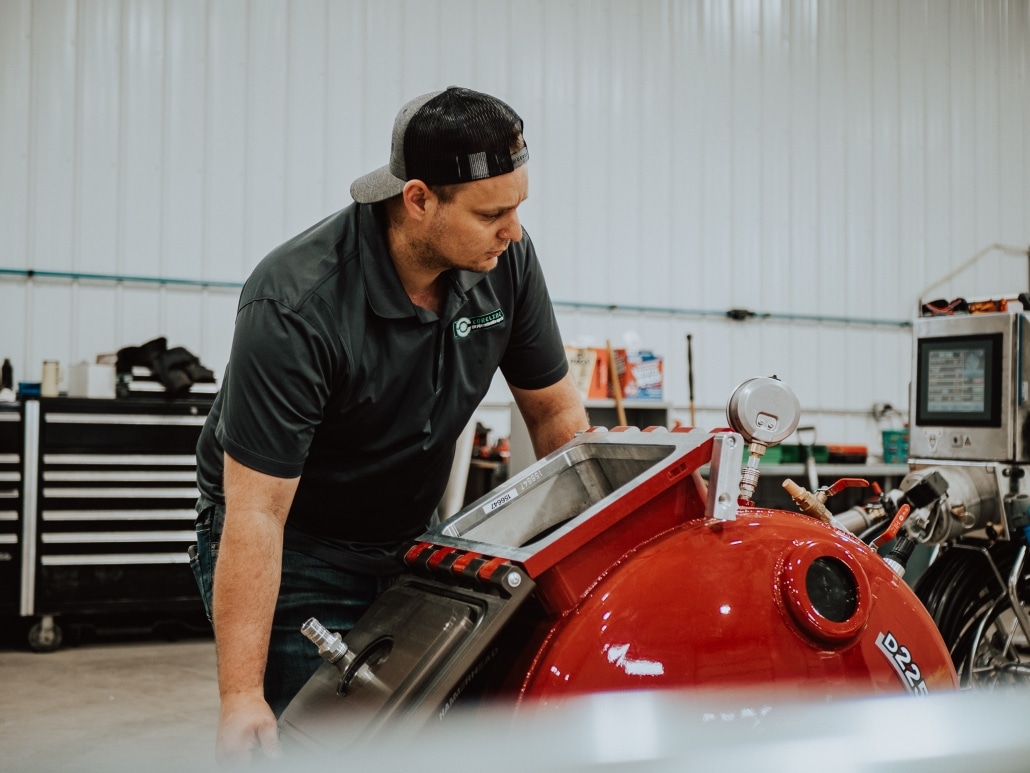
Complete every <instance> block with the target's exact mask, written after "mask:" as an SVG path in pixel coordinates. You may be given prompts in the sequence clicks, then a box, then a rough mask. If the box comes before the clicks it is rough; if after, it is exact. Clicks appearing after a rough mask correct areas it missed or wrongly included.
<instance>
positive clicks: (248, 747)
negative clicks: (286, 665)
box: [215, 694, 283, 766]
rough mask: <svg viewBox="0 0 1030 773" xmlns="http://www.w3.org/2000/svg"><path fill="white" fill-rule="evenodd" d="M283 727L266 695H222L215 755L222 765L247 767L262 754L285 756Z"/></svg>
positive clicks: (276, 757)
mask: <svg viewBox="0 0 1030 773" xmlns="http://www.w3.org/2000/svg"><path fill="white" fill-rule="evenodd" d="M282 755H283V751H282V746H281V745H280V743H279V728H278V725H277V724H276V721H275V715H274V714H273V713H272V709H271V708H269V706H268V704H267V703H265V699H264V697H263V696H262V695H251V694H237V695H226V696H223V697H222V710H221V713H220V714H219V716H218V737H217V740H216V742H215V757H216V759H217V760H218V763H219V764H220V765H226V766H245V765H249V764H251V763H252V762H254V761H255V760H260V759H261V758H262V757H265V758H268V759H278V758H280V757H282Z"/></svg>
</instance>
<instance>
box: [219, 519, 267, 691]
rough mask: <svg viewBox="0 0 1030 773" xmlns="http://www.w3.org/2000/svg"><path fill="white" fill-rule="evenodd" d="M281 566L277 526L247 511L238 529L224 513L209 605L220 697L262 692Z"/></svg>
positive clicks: (233, 521)
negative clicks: (224, 518)
mask: <svg viewBox="0 0 1030 773" xmlns="http://www.w3.org/2000/svg"><path fill="white" fill-rule="evenodd" d="M262 521H264V522H262ZM281 570H282V528H281V526H279V525H278V524H276V523H274V522H269V521H268V519H262V518H261V517H253V518H249V519H248V521H247V528H246V529H243V528H240V527H239V525H238V523H236V522H235V519H234V518H233V517H232V516H228V517H227V519H226V527H225V530H224V532H223V534H222V540H221V544H220V548H219V556H218V566H217V570H216V572H215V586H214V600H213V610H212V611H213V618H214V627H215V641H216V644H217V649H218V687H219V693H220V694H221V695H222V697H223V698H224V697H225V696H227V695H233V694H244V693H251V694H255V695H259V696H263V695H264V673H265V665H266V660H267V656H268V642H269V637H270V632H271V629H272V618H273V616H274V614H275V603H276V599H277V597H278V594H279V581H280V575H281Z"/></svg>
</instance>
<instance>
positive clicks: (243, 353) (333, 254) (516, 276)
mask: <svg viewBox="0 0 1030 773" xmlns="http://www.w3.org/2000/svg"><path fill="white" fill-rule="evenodd" d="M384 222H385V213H383V212H382V208H381V206H376V205H372V206H369V205H360V204H352V205H351V206H349V207H347V208H346V209H344V210H342V211H340V212H338V213H336V214H334V215H332V216H330V217H328V218H326V219H325V220H323V221H322V222H321V223H319V224H317V225H315V226H314V227H312V228H310V229H309V230H307V231H305V232H304V233H302V234H300V235H298V236H297V237H295V238H293V239H291V240H290V241H288V242H286V243H285V244H283V245H281V246H280V247H278V248H277V249H276V250H274V251H273V252H272V253H271V254H270V255H268V257H266V258H265V259H264V260H263V261H262V262H261V263H260V264H259V265H258V266H257V268H256V269H255V270H254V272H253V274H252V275H251V276H250V278H249V279H248V280H247V283H246V285H245V286H244V288H243V291H242V293H241V297H240V304H239V310H238V312H237V317H236V329H235V333H234V336H233V343H232V351H231V354H230V360H229V364H228V367H227V368H226V372H225V375H224V377H223V380H222V386H221V389H220V390H219V393H218V396H217V397H216V399H215V403H214V406H213V409H212V411H211V413H210V415H209V416H208V420H207V423H206V425H205V427H204V430H203V432H202V434H201V437H200V441H199V443H198V447H197V462H198V482H199V486H200V490H201V494H202V496H203V497H204V498H206V499H210V500H212V501H214V502H224V493H223V490H222V482H221V481H222V452H223V450H224V451H226V452H228V453H229V455H230V456H232V457H233V458H234V459H236V460H237V461H239V462H241V463H242V464H244V465H246V466H248V467H250V468H252V469H255V470H258V471H259V472H263V473H267V474H269V475H274V476H278V477H285V478H289V477H296V476H298V475H299V476H300V484H299V487H298V490H297V494H296V497H295V499H294V503H293V508H292V510H291V511H290V516H289V519H288V522H287V544H288V545H290V546H292V547H296V548H298V549H303V550H305V551H306V552H309V553H314V554H316V555H320V556H322V557H325V558H331V559H333V560H334V562H335V563H338V564H340V565H342V566H345V567H347V568H354V569H372V568H374V567H372V566H371V564H374V563H375V560H374V559H375V557H376V556H382V555H386V554H387V553H391V552H392V551H393V549H394V548H395V547H396V546H397V545H399V544H401V543H403V542H404V541H406V540H409V539H412V538H414V537H416V536H418V534H420V533H421V532H422V531H423V529H424V528H425V526H426V524H427V522H428V519H429V517H430V516H431V515H432V513H433V511H434V510H435V508H436V506H437V504H438V503H439V501H440V498H441V496H442V495H443V490H444V487H445V486H446V483H447V476H448V472H449V470H450V466H451V461H452V458H453V454H454V446H455V442H456V440H457V438H458V436H459V435H460V434H461V432H462V430H463V429H464V428H465V426H466V424H467V423H468V421H469V419H470V417H471V416H472V413H473V412H474V411H475V409H476V408H477V406H478V405H479V403H480V402H481V401H482V399H483V397H484V396H485V394H486V392H487V390H488V389H489V388H490V384H491V382H492V379H493V376H494V373H495V372H496V370H497V369H498V368H500V369H501V371H502V373H503V374H504V377H505V378H506V379H507V381H508V382H509V383H510V384H512V385H514V386H516V387H520V388H523V389H538V388H542V387H546V386H550V385H551V384H554V383H556V382H557V381H558V380H560V379H561V378H562V377H563V376H564V375H565V373H566V372H567V370H568V365H567V362H566V359H565V353H564V348H563V345H562V340H561V336H560V334H559V331H558V327H557V323H556V322H555V319H554V311H553V309H552V306H551V302H550V299H549V297H548V295H547V288H546V285H545V282H544V277H543V274H542V272H541V269H540V265H539V263H538V262H537V258H536V253H535V251H534V249H533V245H532V242H531V241H530V239H529V237H528V235H526V236H524V237H523V239H522V241H521V242H518V243H512V244H511V246H510V247H509V248H508V250H507V252H505V253H504V255H502V256H501V257H500V259H499V261H498V265H497V267H496V268H495V269H494V270H493V271H491V272H489V273H486V274H478V273H473V272H466V271H452V272H450V273H449V281H450V287H449V291H448V293H447V296H446V298H445V301H444V309H443V313H442V315H440V316H437V315H436V314H434V313H433V312H430V311H428V310H426V309H423V308H420V307H416V306H414V305H413V304H412V302H411V300H410V299H409V298H408V295H407V293H406V292H405V291H404V288H403V286H402V285H401V282H400V279H399V277H398V276H397V273H396V271H395V269H394V267H393V262H392V261H391V260H390V257H389V254H388V252H387V249H386V241H385V235H384V234H385V231H384ZM369 557H371V558H369ZM366 559H369V560H366ZM366 564H369V565H366Z"/></svg>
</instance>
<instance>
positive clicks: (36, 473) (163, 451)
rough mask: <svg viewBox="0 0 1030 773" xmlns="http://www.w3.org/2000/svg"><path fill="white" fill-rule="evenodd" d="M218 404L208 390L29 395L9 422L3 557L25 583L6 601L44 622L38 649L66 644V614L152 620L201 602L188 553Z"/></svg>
mask: <svg viewBox="0 0 1030 773" xmlns="http://www.w3.org/2000/svg"><path fill="white" fill-rule="evenodd" d="M210 406H211V401H210V398H204V399H182V400H163V399H160V398H157V399H150V398H132V399H112V400H107V399H99V400H98V399H76V398H52V399H46V398H43V399H39V400H27V401H24V402H23V403H21V404H20V406H19V409H18V410H17V411H13V412H12V413H13V414H14V415H16V416H17V417H18V420H17V421H16V422H11V421H6V422H0V433H2V435H0V473H7V472H8V465H10V467H11V468H13V469H12V472H13V475H11V478H12V480H11V481H10V482H9V481H8V480H7V478H6V477H5V475H3V474H0V555H2V554H4V553H12V560H11V561H9V562H0V572H9V573H10V574H11V575H12V577H13V576H15V575H16V577H17V580H16V584H15V587H17V588H18V594H17V599H15V600H13V601H12V600H10V599H8V598H4V599H2V601H0V603H2V604H4V605H5V608H7V606H8V605H15V604H16V606H17V614H19V615H20V616H21V617H22V618H33V619H34V620H35V621H36V624H35V625H33V626H32V628H31V629H30V631H29V644H30V645H31V646H32V647H33V648H34V649H37V650H49V649H56V648H57V647H59V646H60V643H61V628H60V621H61V616H69V617H74V619H77V620H82V619H88V618H89V616H96V615H111V614H124V613H132V614H139V615H141V616H145V618H146V619H147V620H151V621H152V620H155V619H159V618H161V617H162V616H165V617H167V618H169V619H175V618H176V616H179V615H183V614H193V613H196V612H198V611H199V610H200V609H201V606H200V599H199V594H198V592H197V589H196V585H195V583H194V581H193V577H192V573H191V572H190V568H189V563H188V559H187V555H186V549H187V547H188V546H189V545H190V544H192V543H193V542H194V541H195V540H194V533H193V520H194V518H195V515H196V513H195V511H194V505H195V503H196V499H197V486H196V456H195V447H196V443H197V438H198V436H199V434H200V430H201V428H202V426H203V423H204V420H205V417H206V416H207V413H208V410H209V409H210ZM3 415H5V414H4V413H0V416H3ZM10 426H20V429H21V437H20V439H19V438H17V433H16V432H14V433H11V437H10V438H8V435H7V429H8V428H9V427H10ZM18 468H20V469H18ZM14 478H17V479H18V480H14ZM8 486H11V488H8ZM9 505H11V507H10V509H8V508H9ZM5 540H6V541H9V542H12V544H6V542H5ZM12 547H14V548H16V549H14V550H12V549H11V548H12ZM4 577H7V575H6V574H5V575H4ZM2 587H3V588H5V589H7V588H9V587H10V584H9V583H8V582H3V584H2ZM4 592H5V593H7V591H6V590H5V591H4Z"/></svg>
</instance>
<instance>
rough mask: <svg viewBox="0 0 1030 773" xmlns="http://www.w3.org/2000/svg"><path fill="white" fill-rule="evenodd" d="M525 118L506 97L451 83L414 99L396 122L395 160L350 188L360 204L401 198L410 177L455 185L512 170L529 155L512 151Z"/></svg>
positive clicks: (392, 157) (392, 154)
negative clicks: (515, 132)
mask: <svg viewBox="0 0 1030 773" xmlns="http://www.w3.org/2000/svg"><path fill="white" fill-rule="evenodd" d="M516 129H517V130H518V131H521V130H522V119H521V118H519V116H518V114H517V113H516V112H515V111H514V110H512V109H511V108H510V107H509V106H508V105H506V104H505V103H504V102H502V101H501V100H499V99H497V98H496V97H491V96H490V95H489V94H482V93H480V92H478V91H472V90H471V89H463V88H460V87H458V86H450V87H449V88H447V89H445V90H444V91H434V92H432V93H430V94H423V95H422V96H420V97H415V98H414V99H413V100H411V101H410V102H408V103H407V104H406V105H404V107H402V108H401V109H400V112H399V113H397V118H396V119H395V120H394V122H393V139H392V141H391V143H390V163H389V164H387V165H386V166H383V167H380V168H379V169H376V170H375V171H374V172H370V173H369V174H366V175H365V176H364V177H359V178H358V179H357V180H355V181H354V182H353V183H351V186H350V195H351V197H352V198H353V199H354V200H355V201H356V202H358V203H359V204H372V203H374V202H376V201H383V200H384V199H388V198H390V197H392V196H396V195H397V194H398V193H400V192H401V191H402V190H404V183H406V182H407V181H408V180H422V182H424V183H426V184H428V185H453V184H455V183H467V182H471V181H473V180H483V179H486V178H487V177H496V176H497V175H501V174H507V173H508V172H512V171H514V170H515V169H517V168H518V167H520V166H522V165H523V164H524V163H526V161H527V160H528V159H529V150H528V148H525V147H523V148H522V149H521V150H519V151H518V152H517V153H514V154H513V153H512V152H511V150H510V149H509V147H510V141H511V135H512V132H513V130H516Z"/></svg>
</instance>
